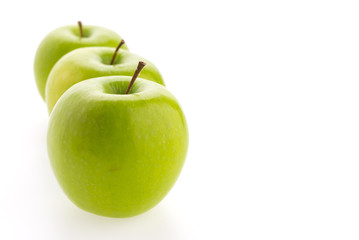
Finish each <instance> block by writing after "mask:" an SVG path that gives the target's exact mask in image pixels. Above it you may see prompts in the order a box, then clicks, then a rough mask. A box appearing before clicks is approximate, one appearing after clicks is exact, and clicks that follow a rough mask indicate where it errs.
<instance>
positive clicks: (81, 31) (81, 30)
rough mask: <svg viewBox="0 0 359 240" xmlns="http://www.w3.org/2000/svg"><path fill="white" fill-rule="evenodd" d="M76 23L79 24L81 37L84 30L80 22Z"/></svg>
mask: <svg viewBox="0 0 359 240" xmlns="http://www.w3.org/2000/svg"><path fill="white" fill-rule="evenodd" d="M77 24H78V25H79V28H80V36H81V37H82V38H83V37H84V30H83V29H82V22H81V21H78V22H77Z"/></svg>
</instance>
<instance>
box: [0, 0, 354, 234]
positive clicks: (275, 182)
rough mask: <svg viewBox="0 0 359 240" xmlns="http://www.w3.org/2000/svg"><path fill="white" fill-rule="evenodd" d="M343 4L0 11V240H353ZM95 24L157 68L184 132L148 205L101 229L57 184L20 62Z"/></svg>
mask: <svg viewBox="0 0 359 240" xmlns="http://www.w3.org/2000/svg"><path fill="white" fill-rule="evenodd" d="M358 12H359V6H358V1H344V0H341V1H339V0H338V1H330V0H325V1H324V0H323V1H320V0H301V1H286V0H283V1H278V0H274V1H264V0H263V1H258V0H257V1H256V0H248V1H229V0H221V1H208V0H207V1H195V0H191V1H190V0H188V1H187V0H182V1H156V0H151V1H140V0H137V1H131V0H127V1H118V0H117V1H105V0H102V1H89V0H87V1H74V0H71V1H69V0H61V1H36V0H31V1H1V2H0V31H1V32H0V66H1V67H0V74H1V77H0V78H1V80H0V82H1V87H0V99H1V100H0V109H1V112H0V114H1V115H0V141H1V144H0V146H1V147H0V161H1V163H0V190H1V193H0V194H1V195H0V239H46V240H47V239H51V240H52V239H54V240H57V239H101V240H106V239H126V240H132V239H156V240H161V239H168V240H172V239H175V240H177V239H225V240H227V239H275V240H278V239H285V240H288V239H290V240H292V239H306V240H307V239H316V240H317V239H326V240H327V239H346V240H349V239H358V238H359V227H358V226H359V151H358V150H359V71H358V66H359V14H358ZM78 20H82V21H83V24H92V25H100V26H104V27H108V28H110V29H112V30H114V31H117V32H118V33H119V34H120V35H121V36H122V37H123V38H124V39H125V40H126V42H127V44H128V46H129V48H130V50H131V51H133V52H135V53H137V54H139V55H142V56H144V57H146V58H148V59H149V60H151V61H152V62H154V63H155V64H156V65H157V67H158V68H159V69H160V70H161V72H162V74H163V76H164V78H165V81H166V84H167V87H168V89H169V90H170V91H171V92H172V93H173V94H174V95H175V96H176V97H177V98H178V100H179V101H180V103H181V105H182V107H183V110H184V112H185V114H186V117H187V121H188V124H189V130H190V146H189V151H188V157H187V160H186V164H185V166H184V168H183V171H182V174H181V176H180V178H179V179H178V181H177V183H176V185H175V186H174V188H173V189H172V190H171V192H170V193H169V194H168V195H167V197H166V198H165V199H164V200H163V201H162V202H161V203H160V204H159V205H157V206H156V207H155V208H153V209H152V210H150V211H149V212H147V213H145V214H143V215H140V216H138V217H134V218H130V219H112V218H105V217H99V216H96V215H93V214H90V213H87V212H84V211H82V210H80V209H78V208H77V207H76V206H74V205H73V204H72V203H71V202H70V201H69V200H68V198H67V197H66V196H65V194H64V193H63V192H62V190H61V189H60V187H59V185H58V184H57V182H56V179H55V177H54V175H53V172H52V169H51V167H50V164H49V159H48V157H47V151H46V131H47V124H48V115H47V110H46V106H45V104H44V102H43V101H42V99H41V97H40V95H39V94H38V92H37V88H36V85H35V80H34V77H33V69H32V67H33V59H34V55H35V52H36V48H37V46H38V44H39V43H40V41H41V40H42V38H43V37H44V36H45V35H46V34H47V33H48V32H50V31H51V30H53V29H55V28H57V27H59V26H62V25H67V24H76V22H77V21H78Z"/></svg>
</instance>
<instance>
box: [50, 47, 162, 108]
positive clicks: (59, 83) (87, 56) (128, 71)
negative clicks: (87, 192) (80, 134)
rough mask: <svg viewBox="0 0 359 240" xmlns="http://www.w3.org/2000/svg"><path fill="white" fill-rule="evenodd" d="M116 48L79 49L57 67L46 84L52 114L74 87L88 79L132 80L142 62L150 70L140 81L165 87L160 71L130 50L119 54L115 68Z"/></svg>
mask: <svg viewBox="0 0 359 240" xmlns="http://www.w3.org/2000/svg"><path fill="white" fill-rule="evenodd" d="M114 52H115V48H110V47H88V48H80V49H76V50H74V51H72V52H70V53H68V54H66V55H65V56H64V57H62V58H61V59H60V60H59V61H58V62H57V63H56V64H55V66H54V67H53V69H52V71H51V73H50V75H49V77H48V80H47V84H46V104H47V108H48V111H49V113H51V111H52V109H53V107H54V106H55V104H56V102H57V100H58V99H59V98H60V97H61V95H62V94H63V93H64V92H66V90H67V89H69V88H70V87H71V86H72V85H74V84H76V83H78V82H81V81H83V80H86V79H90V78H96V77H102V76H112V75H123V76H132V75H133V73H134V71H135V70H136V67H137V64H138V62H139V61H144V62H146V67H145V68H144V69H143V70H142V71H141V73H140V75H139V77H140V78H143V79H146V80H151V81H154V82H157V83H159V84H162V85H164V82H163V79H162V76H161V74H160V72H159V70H158V69H157V68H156V67H155V65H154V64H153V63H151V62H150V61H148V60H146V59H145V58H143V57H140V56H138V55H136V54H133V53H131V52H129V51H126V50H119V51H118V53H117V55H116V60H115V62H114V64H113V65H111V64H110V63H111V59H112V56H113V54H114Z"/></svg>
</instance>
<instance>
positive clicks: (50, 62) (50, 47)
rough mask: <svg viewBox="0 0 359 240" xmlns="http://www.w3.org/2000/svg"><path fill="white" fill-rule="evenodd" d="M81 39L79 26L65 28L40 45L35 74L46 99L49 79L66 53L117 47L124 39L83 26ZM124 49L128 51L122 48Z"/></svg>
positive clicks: (41, 92) (100, 29)
mask: <svg viewBox="0 0 359 240" xmlns="http://www.w3.org/2000/svg"><path fill="white" fill-rule="evenodd" d="M83 33H84V36H83V37H81V34H80V30H79V27H78V26H77V25H73V26H64V27H60V28H58V29H55V30H54V31H52V32H51V33H49V34H48V35H47V36H46V37H45V38H44V39H43V40H42V42H41V43H40V45H39V47H38V49H37V52H36V56H35V62H34V74H35V80H36V84H37V87H38V89H39V92H40V94H41V96H42V97H43V99H45V87H46V81H47V77H48V75H49V73H50V71H51V69H52V67H53V66H54V65H55V63H56V62H57V61H58V60H59V59H60V58H61V57H62V56H64V55H65V54H66V53H68V52H70V51H72V50H74V49H77V48H82V47H91V46H107V47H116V46H117V45H118V44H119V42H121V40H122V38H121V37H120V36H119V35H118V34H117V33H115V32H113V31H111V30H109V29H107V28H103V27H98V26H89V25H84V26H83ZM122 49H127V47H126V46H122Z"/></svg>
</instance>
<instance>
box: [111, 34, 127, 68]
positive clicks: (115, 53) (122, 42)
mask: <svg viewBox="0 0 359 240" xmlns="http://www.w3.org/2000/svg"><path fill="white" fill-rule="evenodd" d="M124 43H125V40H123V39H122V40H121V42H120V43H119V44H118V46H117V48H116V50H115V52H114V53H113V56H112V59H111V65H113V63H114V62H115V59H116V56H117V52H118V50H119V49H120V47H121V46H122V45H123V44H124Z"/></svg>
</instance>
